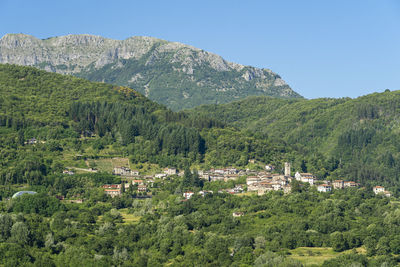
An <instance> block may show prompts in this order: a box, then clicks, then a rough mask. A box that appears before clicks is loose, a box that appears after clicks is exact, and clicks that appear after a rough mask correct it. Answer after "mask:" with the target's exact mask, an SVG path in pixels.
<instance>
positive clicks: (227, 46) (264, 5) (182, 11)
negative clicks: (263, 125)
mask: <svg viewBox="0 0 400 267" xmlns="http://www.w3.org/2000/svg"><path fill="white" fill-rule="evenodd" d="M0 10H1V15H0V35H1V36H3V35H4V34H6V33H25V34H31V35H34V36H36V37H38V38H47V37H51V36H59V35H66V34H78V33H89V34H96V35H101V36H105V37H109V38H113V39H126V38H128V37H130V36H135V35H145V36H153V37H158V38H162V39H166V40H169V41H177V42H182V43H186V44H190V45H193V46H196V47H198V48H201V49H204V50H207V51H210V52H213V53H216V54H219V55H221V56H222V57H224V58H225V59H227V60H229V61H233V62H237V63H240V64H245V65H252V66H256V67H263V68H269V69H271V70H273V71H274V72H277V73H278V74H280V75H281V76H282V78H283V79H284V80H285V81H287V82H288V84H289V85H290V86H291V87H292V88H293V89H294V90H295V91H297V92H298V93H300V94H301V95H303V96H305V97H306V98H317V97H344V96H350V97H357V96H360V95H365V94H368V93H371V92H381V91H383V90H384V89H386V88H389V89H391V90H397V89H400V1H399V0H350V1H349V0H331V1H321V0H309V1H308V0H303V1H299V0H292V1H289V0H279V1H278V0H276V1H268V0H264V1H262V0H259V1H258V0H248V1H235V0H228V1H225V0H214V1H208V0H202V1H190V0H186V1H174V0H168V1H166V0H160V1H151V0H149V1H143V0H142V1H128V0H127V1H122V0H113V1H104V0H68V1H67V0H65V1H62V0H52V1H49V0H43V1H42V0H35V1H31V0H25V1H23V0H0Z"/></svg>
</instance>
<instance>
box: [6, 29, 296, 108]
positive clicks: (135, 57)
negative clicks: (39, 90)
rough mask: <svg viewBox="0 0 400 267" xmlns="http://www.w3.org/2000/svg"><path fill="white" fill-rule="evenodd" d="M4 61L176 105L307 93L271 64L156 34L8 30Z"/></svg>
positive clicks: (187, 105) (294, 96)
mask: <svg viewBox="0 0 400 267" xmlns="http://www.w3.org/2000/svg"><path fill="white" fill-rule="evenodd" d="M0 63H10V64H17V65H28V66H35V67H38V68H40V69H44V70H46V71H51V72H57V73H62V74H72V75H75V76H78V77H82V78H86V79H89V80H92V81H100V82H106V83H112V84H117V85H123V86H129V87H131V88H133V89H135V90H137V91H138V92H141V93H142V94H144V95H145V96H147V97H149V98H150V99H152V100H154V101H156V102H158V103H161V104H164V105H166V106H168V107H169V108H171V109H173V110H181V109H185V108H191V107H195V106H198V105H201V104H214V103H228V102H231V101H234V100H239V99H242V98H245V97H247V96H252V95H265V96H273V97H279V98H302V97H301V96H300V95H299V94H298V93H296V92H294V91H293V90H292V89H291V88H290V86H289V85H287V84H286V83H285V81H283V80H282V79H281V77H280V76H279V75H277V74H275V73H273V72H272V71H271V70H269V69H259V68H255V67H251V66H243V65H240V64H236V63H232V62H228V61H226V60H224V59H223V58H222V57H220V56H218V55H215V54H212V53H209V52H206V51H204V50H201V49H198V48H195V47H192V46H188V45H185V44H181V43H176V42H168V41H165V40H160V39H157V38H152V37H131V38H128V39H126V40H123V41H120V40H112V39H107V38H104V37H100V36H93V35H86V34H84V35H67V36H60V37H53V38H48V39H44V40H41V39H38V38H36V37H34V36H30V35H24V34H7V35H5V36H3V37H2V38H1V39H0Z"/></svg>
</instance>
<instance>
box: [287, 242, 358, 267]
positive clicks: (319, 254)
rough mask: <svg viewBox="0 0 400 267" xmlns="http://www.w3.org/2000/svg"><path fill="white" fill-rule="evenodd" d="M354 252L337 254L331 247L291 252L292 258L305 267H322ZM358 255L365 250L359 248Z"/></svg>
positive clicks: (308, 248) (306, 248) (300, 248)
mask: <svg viewBox="0 0 400 267" xmlns="http://www.w3.org/2000/svg"><path fill="white" fill-rule="evenodd" d="M352 251H353V250H346V251H343V252H335V251H333V249H332V248H329V247H327V248H326V247H322V248H321V247H319V248H318V247H299V248H296V249H293V250H290V253H291V255H290V256H289V257H290V258H293V259H296V260H299V261H300V262H301V263H303V264H304V265H305V266H321V265H322V263H323V262H324V261H326V260H330V259H332V258H336V257H338V256H340V255H342V254H346V253H351V252H352ZM356 251H357V253H362V254H364V253H365V249H364V248H357V249H356Z"/></svg>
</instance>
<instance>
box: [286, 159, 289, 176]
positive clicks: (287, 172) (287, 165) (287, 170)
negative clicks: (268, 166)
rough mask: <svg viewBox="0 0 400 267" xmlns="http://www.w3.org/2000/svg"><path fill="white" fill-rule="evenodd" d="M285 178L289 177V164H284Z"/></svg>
mask: <svg viewBox="0 0 400 267" xmlns="http://www.w3.org/2000/svg"><path fill="white" fill-rule="evenodd" d="M285 176H287V177H290V163H289V162H285Z"/></svg>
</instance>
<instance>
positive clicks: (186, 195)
mask: <svg viewBox="0 0 400 267" xmlns="http://www.w3.org/2000/svg"><path fill="white" fill-rule="evenodd" d="M193 195H194V192H192V191H186V192H184V193H183V197H184V198H185V199H190V198H191V197H192V196H193Z"/></svg>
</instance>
